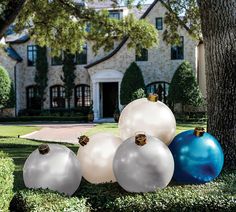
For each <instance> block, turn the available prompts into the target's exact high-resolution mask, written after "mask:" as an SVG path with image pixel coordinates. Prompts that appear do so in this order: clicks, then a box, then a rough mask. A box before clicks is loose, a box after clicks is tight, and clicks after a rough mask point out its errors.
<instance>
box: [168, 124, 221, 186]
mask: <svg viewBox="0 0 236 212" xmlns="http://www.w3.org/2000/svg"><path fill="white" fill-rule="evenodd" d="M169 148H170V150H171V152H172V154H173V157H174V161H175V171H174V176H173V178H174V179H175V180H176V181H177V182H180V183H206V182H209V181H212V180H214V179H215V178H216V177H217V176H218V175H219V174H220V172H221V170H222V168H223V164H224V154H223V151H222V148H221V146H220V144H219V142H218V141H217V140H216V138H215V137H213V136H212V135H210V134H209V133H206V132H205V131H204V128H195V130H187V131H185V132H182V133H180V134H178V135H177V136H176V137H175V138H174V140H173V141H172V143H171V145H170V146H169Z"/></svg>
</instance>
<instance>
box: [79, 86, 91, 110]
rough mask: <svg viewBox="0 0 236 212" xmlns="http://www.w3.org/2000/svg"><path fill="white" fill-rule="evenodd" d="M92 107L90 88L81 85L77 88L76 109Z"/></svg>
mask: <svg viewBox="0 0 236 212" xmlns="http://www.w3.org/2000/svg"><path fill="white" fill-rule="evenodd" d="M90 105H91V94H90V86H89V85H85V84H81V85H77V86H76V87H75V107H88V106H90Z"/></svg>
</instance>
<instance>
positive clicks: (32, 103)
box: [26, 85, 41, 110]
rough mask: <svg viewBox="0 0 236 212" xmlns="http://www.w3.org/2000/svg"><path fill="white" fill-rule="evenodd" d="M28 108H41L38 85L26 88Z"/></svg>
mask: <svg viewBox="0 0 236 212" xmlns="http://www.w3.org/2000/svg"><path fill="white" fill-rule="evenodd" d="M26 100H27V109H34V110H40V109H41V105H40V97H39V89H38V87H37V86H36V85H31V86H28V87H27V88H26Z"/></svg>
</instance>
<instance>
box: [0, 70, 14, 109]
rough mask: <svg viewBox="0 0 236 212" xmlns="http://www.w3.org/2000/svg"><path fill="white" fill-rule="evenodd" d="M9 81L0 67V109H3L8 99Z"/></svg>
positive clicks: (7, 75) (5, 72)
mask: <svg viewBox="0 0 236 212" xmlns="http://www.w3.org/2000/svg"><path fill="white" fill-rule="evenodd" d="M10 92H11V79H10V77H9V74H8V72H7V71H6V69H5V68H3V67H2V66H0V108H1V107H4V106H5V104H6V103H7V101H8V100H9V98H10Z"/></svg>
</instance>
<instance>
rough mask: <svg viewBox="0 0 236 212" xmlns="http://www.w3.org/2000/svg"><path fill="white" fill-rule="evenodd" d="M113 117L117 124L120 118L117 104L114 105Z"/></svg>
mask: <svg viewBox="0 0 236 212" xmlns="http://www.w3.org/2000/svg"><path fill="white" fill-rule="evenodd" d="M113 117H114V120H115V122H118V121H119V118H120V109H119V105H118V104H116V109H115V111H114V114H113Z"/></svg>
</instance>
